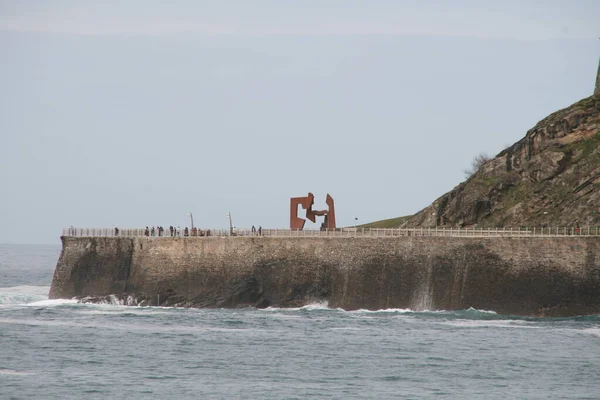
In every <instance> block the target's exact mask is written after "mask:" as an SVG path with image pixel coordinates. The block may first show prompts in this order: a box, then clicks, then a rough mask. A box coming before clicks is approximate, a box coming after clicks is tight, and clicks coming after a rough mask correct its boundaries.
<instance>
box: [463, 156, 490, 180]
mask: <svg viewBox="0 0 600 400" xmlns="http://www.w3.org/2000/svg"><path fill="white" fill-rule="evenodd" d="M491 159H492V157H490V156H489V155H487V154H486V153H479V154H477V155H476V156H475V157H474V158H473V161H471V168H468V169H465V170H463V172H464V173H465V177H466V178H470V177H471V176H473V174H475V173H476V172H477V171H479V169H481V167H482V166H483V164H485V163H486V162H488V161H490V160H491Z"/></svg>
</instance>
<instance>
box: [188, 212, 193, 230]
mask: <svg viewBox="0 0 600 400" xmlns="http://www.w3.org/2000/svg"><path fill="white" fill-rule="evenodd" d="M188 215H189V216H190V222H191V223H192V229H194V216H193V215H192V213H191V212H190V213H189V214H188Z"/></svg>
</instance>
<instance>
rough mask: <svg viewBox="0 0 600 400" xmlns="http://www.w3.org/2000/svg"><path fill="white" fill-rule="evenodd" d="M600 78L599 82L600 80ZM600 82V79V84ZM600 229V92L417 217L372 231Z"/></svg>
mask: <svg viewBox="0 0 600 400" xmlns="http://www.w3.org/2000/svg"><path fill="white" fill-rule="evenodd" d="M599 77H600V74H599ZM599 79H600V78H599ZM597 225H600V92H599V91H598V90H596V93H595V94H594V95H593V96H590V97H588V98H585V99H583V100H581V101H579V102H577V103H575V104H573V105H571V106H569V107H567V108H565V109H562V110H560V111H557V112H555V113H553V114H551V115H549V116H548V117H546V118H544V119H543V120H541V121H540V122H538V123H537V124H536V125H535V126H534V127H533V128H532V129H530V130H529V131H528V132H527V134H526V135H525V137H524V138H523V139H521V140H519V141H518V142H516V143H515V144H513V145H512V146H510V147H508V148H506V149H505V150H503V151H502V152H500V153H499V154H498V155H496V156H495V157H493V158H491V159H489V160H488V161H487V162H485V163H483V164H482V165H481V166H480V167H479V168H478V169H477V170H476V171H474V173H473V174H472V175H471V176H470V177H469V178H468V179H467V180H466V181H464V182H462V183H460V184H459V185H458V186H456V187H455V188H454V189H452V190H451V191H450V192H448V193H446V194H444V195H442V196H441V197H439V198H438V199H436V200H435V201H434V202H433V203H432V204H430V205H428V206H427V207H425V208H424V209H423V210H421V211H419V212H418V213H416V214H414V215H410V216H405V217H399V218H394V219H389V220H383V221H378V222H373V223H371V224H367V225H363V226H365V227H386V228H392V227H434V226H446V227H471V226H477V227H520V226H571V227H576V226H581V227H585V226H597Z"/></svg>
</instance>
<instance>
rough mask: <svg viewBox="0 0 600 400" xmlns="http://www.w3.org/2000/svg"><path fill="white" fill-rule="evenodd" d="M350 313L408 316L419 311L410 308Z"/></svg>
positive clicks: (362, 310) (354, 311) (363, 310)
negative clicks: (407, 314)
mask: <svg viewBox="0 0 600 400" xmlns="http://www.w3.org/2000/svg"><path fill="white" fill-rule="evenodd" d="M348 312H350V313H367V314H369V313H371V314H379V313H395V314H406V313H417V312H418V311H414V310H411V309H410V308H382V309H380V310H365V309H363V308H360V309H358V310H352V311H348ZM420 312H425V311H420Z"/></svg>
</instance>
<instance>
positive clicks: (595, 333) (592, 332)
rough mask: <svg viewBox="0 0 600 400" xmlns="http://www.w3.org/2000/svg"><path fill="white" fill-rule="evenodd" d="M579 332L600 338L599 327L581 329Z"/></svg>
mask: <svg viewBox="0 0 600 400" xmlns="http://www.w3.org/2000/svg"><path fill="white" fill-rule="evenodd" d="M581 332H582V333H585V334H586V335H592V336H596V337H599V338H600V327H596V328H586V329H582V330H581Z"/></svg>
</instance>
